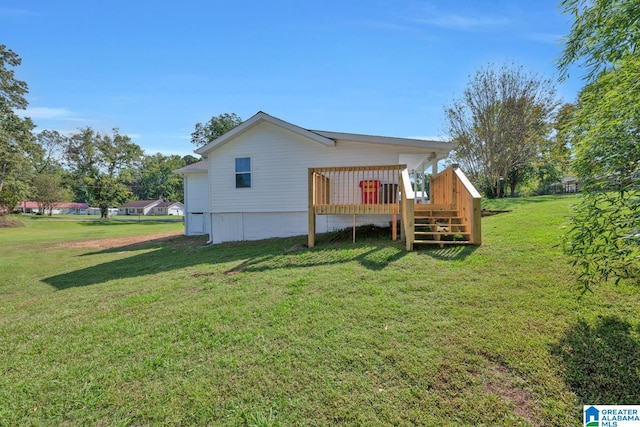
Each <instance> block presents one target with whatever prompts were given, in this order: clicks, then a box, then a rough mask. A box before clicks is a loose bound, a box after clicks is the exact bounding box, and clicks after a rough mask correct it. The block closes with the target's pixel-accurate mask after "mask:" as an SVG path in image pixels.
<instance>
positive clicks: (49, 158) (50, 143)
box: [32, 130, 67, 173]
mask: <svg viewBox="0 0 640 427" xmlns="http://www.w3.org/2000/svg"><path fill="white" fill-rule="evenodd" d="M35 138H36V141H37V143H38V145H39V146H40V150H39V153H38V154H39V155H38V156H36V157H34V158H33V159H32V160H33V162H34V167H35V169H36V172H37V173H44V172H54V171H55V172H58V171H60V169H61V168H62V163H63V161H64V153H65V149H66V146H67V138H66V137H65V136H64V135H62V134H60V133H59V132H58V131H56V130H43V131H42V132H40V133H38V134H37V135H36V136H35Z"/></svg>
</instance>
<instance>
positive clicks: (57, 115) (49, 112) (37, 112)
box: [17, 107, 83, 121]
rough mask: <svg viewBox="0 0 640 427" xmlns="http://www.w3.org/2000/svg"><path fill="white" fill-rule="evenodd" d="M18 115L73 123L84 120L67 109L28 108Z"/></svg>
mask: <svg viewBox="0 0 640 427" xmlns="http://www.w3.org/2000/svg"><path fill="white" fill-rule="evenodd" d="M17 113H18V115H20V116H22V117H31V118H32V119H44V120H73V121H80V120H83V119H82V118H80V117H77V116H76V115H75V114H74V113H73V112H71V111H69V110H67V109H66V108H50V107H28V108H27V109H26V110H24V111H18V112H17Z"/></svg>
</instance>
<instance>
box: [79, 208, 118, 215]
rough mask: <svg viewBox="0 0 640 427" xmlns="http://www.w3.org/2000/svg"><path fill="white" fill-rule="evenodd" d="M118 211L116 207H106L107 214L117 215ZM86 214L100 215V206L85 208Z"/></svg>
mask: <svg viewBox="0 0 640 427" xmlns="http://www.w3.org/2000/svg"><path fill="white" fill-rule="evenodd" d="M119 212H120V210H119V209H118V208H108V209H107V215H108V216H114V215H118V213H119ZM87 215H102V211H101V210H100V208H89V209H87Z"/></svg>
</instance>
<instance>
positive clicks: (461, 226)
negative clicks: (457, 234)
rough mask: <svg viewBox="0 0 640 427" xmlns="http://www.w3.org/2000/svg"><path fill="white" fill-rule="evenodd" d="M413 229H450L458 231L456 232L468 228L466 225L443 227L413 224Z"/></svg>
mask: <svg viewBox="0 0 640 427" xmlns="http://www.w3.org/2000/svg"><path fill="white" fill-rule="evenodd" d="M413 227H414V228H415V229H416V230H418V227H420V229H424V228H450V229H452V230H453V229H456V230H464V229H466V228H467V225H466V224H446V225H442V224H413Z"/></svg>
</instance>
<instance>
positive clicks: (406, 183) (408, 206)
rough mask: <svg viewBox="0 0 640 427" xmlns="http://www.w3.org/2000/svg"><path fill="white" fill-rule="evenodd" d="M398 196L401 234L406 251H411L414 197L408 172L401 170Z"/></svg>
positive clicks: (413, 237)
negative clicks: (399, 198) (400, 210)
mask: <svg viewBox="0 0 640 427" xmlns="http://www.w3.org/2000/svg"><path fill="white" fill-rule="evenodd" d="M399 183H400V194H401V196H402V204H401V209H402V228H401V230H402V234H403V236H404V239H405V243H406V245H407V250H408V251H410V250H413V241H414V240H415V225H414V221H415V220H414V210H415V205H414V203H415V195H414V193H413V189H412V188H411V180H410V179H409V171H408V170H407V169H403V170H402V171H401V172H400V178H399Z"/></svg>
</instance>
